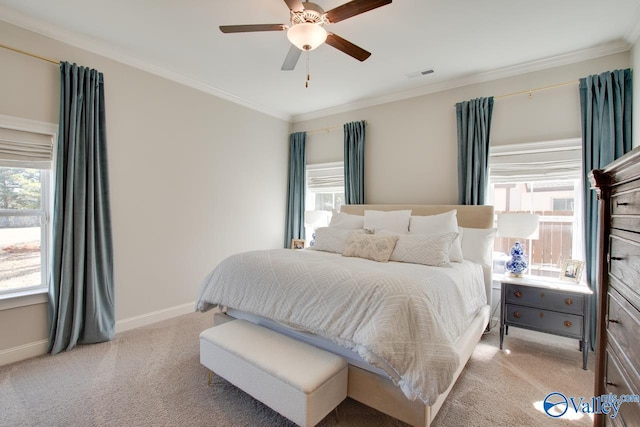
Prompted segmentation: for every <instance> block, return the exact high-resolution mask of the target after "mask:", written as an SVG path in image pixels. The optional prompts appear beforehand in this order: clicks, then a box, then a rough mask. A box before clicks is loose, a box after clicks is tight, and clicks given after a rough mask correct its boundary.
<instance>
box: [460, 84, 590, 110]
mask: <svg viewBox="0 0 640 427" xmlns="http://www.w3.org/2000/svg"><path fill="white" fill-rule="evenodd" d="M578 83H580V81H579V80H572V81H570V82H564V83H558V84H555V85H549V86H543V87H538V88H535V89H528V90H521V91H519V92H511V93H505V94H503V95H496V96H494V97H493V99H499V98H508V97H510V96H516V95H524V94H526V93H528V94H529V98H531V95H532V94H533V92H542V91H543V90H548V89H555V88H559V87H563V86H570V85H577V84H578ZM453 106H454V107H455V106H456V104H453Z"/></svg>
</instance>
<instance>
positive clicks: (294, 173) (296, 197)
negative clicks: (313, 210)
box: [284, 132, 307, 248]
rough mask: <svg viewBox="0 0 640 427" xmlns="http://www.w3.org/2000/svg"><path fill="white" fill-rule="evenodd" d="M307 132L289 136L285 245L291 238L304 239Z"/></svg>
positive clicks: (289, 242) (287, 246) (289, 243)
mask: <svg viewBox="0 0 640 427" xmlns="http://www.w3.org/2000/svg"><path fill="white" fill-rule="evenodd" d="M306 139H307V133H306V132H296V133H292V134H291V135H290V136H289V186H288V187H289V192H288V196H287V219H286V221H287V222H286V225H285V234H284V247H285V248H290V247H291V239H304V237H305V236H304V202H305V200H304V198H305V187H306V182H305V180H306V158H307V155H306Z"/></svg>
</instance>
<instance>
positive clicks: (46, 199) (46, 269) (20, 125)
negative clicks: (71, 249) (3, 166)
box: [0, 114, 58, 310]
mask: <svg viewBox="0 0 640 427" xmlns="http://www.w3.org/2000/svg"><path fill="white" fill-rule="evenodd" d="M0 127H3V128H5V129H14V130H19V131H24V132H31V133H40V134H43V135H47V136H49V137H51V142H52V150H53V153H52V161H51V169H49V170H48V171H47V170H46V169H41V170H43V171H44V172H43V173H42V175H41V177H42V178H41V179H42V181H41V186H42V187H41V188H44V189H45V190H46V191H43V192H42V196H43V197H42V207H43V209H44V211H45V212H44V216H43V217H44V222H45V224H43V226H42V233H43V236H42V237H44V238H46V239H47V240H46V245H41V266H42V277H43V278H44V279H45V280H44V283H41V284H40V285H39V286H33V287H29V288H22V289H17V290H15V291H5V292H2V293H0V310H6V309H10V308H16V307H22V306H27V305H33V304H41V303H44V302H46V301H47V293H48V288H49V286H48V284H47V283H46V281H47V278H48V277H49V273H50V269H51V265H50V262H49V260H50V259H51V243H52V230H51V213H52V212H53V191H54V187H53V183H54V182H55V165H56V152H57V150H56V147H57V144H58V125H57V124H54V123H48V122H42V121H38V120H31V119H25V118H22V117H14V116H7V115H4V114H0ZM44 233H46V234H44ZM42 237H41V242H42V241H43V240H44V239H43V238H42Z"/></svg>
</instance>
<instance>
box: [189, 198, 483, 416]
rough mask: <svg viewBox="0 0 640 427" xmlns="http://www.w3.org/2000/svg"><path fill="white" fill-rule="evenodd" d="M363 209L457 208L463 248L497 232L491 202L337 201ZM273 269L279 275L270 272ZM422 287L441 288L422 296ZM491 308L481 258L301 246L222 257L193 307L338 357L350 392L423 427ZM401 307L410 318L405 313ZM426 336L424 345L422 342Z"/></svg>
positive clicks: (350, 209) (351, 212)
mask: <svg viewBox="0 0 640 427" xmlns="http://www.w3.org/2000/svg"><path fill="white" fill-rule="evenodd" d="M365 211H376V212H390V214H391V213H400V212H402V211H404V212H407V211H410V215H411V218H412V220H413V218H415V217H428V218H435V216H436V215H440V216H442V215H445V214H447V213H451V212H452V211H455V215H456V220H457V225H459V226H460V227H462V228H460V233H461V235H462V243H463V248H464V246H465V245H464V243H465V240H464V239H465V234H466V235H467V236H474V237H473V240H469V241H466V246H469V245H473V246H474V247H475V246H478V245H480V246H483V247H486V249H487V250H488V249H489V248H490V244H489V242H491V241H492V238H493V237H492V236H493V234H492V228H493V207H492V206H462V205H345V206H343V207H342V208H341V213H344V214H346V216H349V217H350V218H351V217H353V216H363V215H364V213H365ZM369 213H371V212H369ZM418 219H420V218H418ZM416 224H418V222H417V221H416ZM334 231H335V230H334ZM377 234H380V235H381V236H383V235H384V232H382V231H381V232H379V233H378V231H376V235H377ZM476 236H480V237H481V238H480V239H479V240H477V239H478V237H476ZM468 238H469V239H471V237H468ZM363 239H364V237H363ZM480 240H481V241H480ZM395 241H398V240H397V238H396V240H395ZM485 252H486V251H485ZM345 254H346V252H345ZM472 258H473V257H472ZM248 264H251V265H255V267H251V268H248V267H246V266H247V265H248ZM278 266H282V270H283V272H279V273H277V274H280V275H281V276H282V277H280V278H272V276H275V274H276V273H274V271H275V272H277V271H278V268H280V267H278ZM327 266H331V267H327ZM324 276H339V278H338V279H335V280H336V283H337V284H336V285H334V284H332V283H328V282H327V283H328V284H326V285H325V284H324V282H321V281H320V277H324ZM461 278H462V279H461ZM322 280H324V279H322ZM327 280H329V279H327ZM330 280H334V279H333V277H331V278H330ZM316 281H318V283H323V285H322V287H319V286H317V284H316V283H315V282H316ZM241 282H242V283H244V282H247V283H248V284H247V285H244V284H243V285H242V286H241V285H240V283H241ZM307 282H309V283H310V282H314V283H313V285H308V284H307ZM423 282H424V286H423ZM285 283H287V284H288V285H287V286H289V287H288V288H284V287H283V286H284V284H285ZM342 283H345V284H346V283H349V284H351V283H353V284H354V286H353V287H354V288H355V289H358V292H361V290H362V292H363V293H364V294H366V297H363V299H362V300H361V299H360V297H359V296H358V297H357V298H358V299H353V298H356V297H353V296H352V293H353V291H351V290H349V289H350V288H347V286H346V285H342ZM474 283H479V285H477V284H474ZM427 284H428V287H429V288H430V289H435V290H436V291H437V292H435V293H434V294H433V295H432V294H424V292H426V291H425V290H424V289H425V288H426V287H427ZM396 285H397V286H396ZM245 286H246V288H245ZM332 286H333V287H332ZM349 286H351V285H349ZM465 286H470V287H469V288H467V287H465ZM390 288H399V289H400V293H399V294H395V293H391V292H395V290H393V291H392V290H390ZM318 289H322V292H319V291H317V290H318ZM429 292H432V291H429ZM440 292H442V293H440ZM451 295H457V296H451ZM462 295H464V297H461V296H462ZM425 296H426V297H425ZM307 299H308V301H311V302H310V303H308V304H307V303H305V301H307ZM363 304H368V305H363ZM490 305H491V263H490V262H486V260H485V261H484V262H483V261H482V260H481V259H474V260H472V261H470V260H468V259H465V260H461V262H459V263H458V262H456V263H454V262H451V263H450V265H448V266H447V268H444V267H427V266H424V265H417V264H413V263H407V262H388V263H381V262H373V261H370V260H366V259H362V258H360V257H358V256H355V257H343V256H342V255H341V254H330V253H325V252H323V251H318V250H309V249H305V250H302V251H300V250H274V251H254V252H249V253H245V254H238V255H235V256H232V257H230V258H228V259H227V260H225V261H223V262H222V263H221V264H220V265H219V266H218V267H216V269H214V270H213V271H212V273H211V274H210V275H209V276H207V278H206V279H205V281H204V282H203V285H202V287H201V290H200V295H199V298H198V303H197V309H198V310H200V311H207V310H209V309H211V308H213V307H216V306H219V307H220V309H221V313H217V314H216V315H215V316H214V323H216V324H217V323H220V322H224V321H228V320H229V319H233V318H242V319H246V320H249V321H251V322H254V323H257V324H260V325H262V326H265V327H268V328H270V329H273V330H275V331H277V332H279V333H282V334H284V335H288V336H290V337H293V338H296V339H299V340H302V341H306V342H308V343H311V344H313V345H315V346H317V347H320V348H323V349H326V350H329V351H332V352H334V353H336V354H340V355H341V356H343V357H344V358H345V359H346V360H347V362H348V363H349V384H348V396H349V397H351V398H353V399H354V400H357V401H359V402H361V403H364V404H365V405H368V406H371V407H373V408H375V409H377V410H379V411H381V412H383V413H386V414H388V415H391V416H392V417H394V418H397V419H399V420H401V421H404V422H406V423H408V424H411V425H414V426H429V424H430V423H431V421H432V420H433V419H434V417H435V416H436V414H437V413H438V410H439V409H440V407H441V406H442V403H443V402H444V400H445V399H446V397H447V395H448V394H449V392H450V391H451V388H452V387H453V384H454V383H455V381H456V379H457V378H458V376H459V375H460V372H461V371H462V369H463V368H464V366H465V364H466V362H467V361H468V359H469V357H470V356H471V353H472V352H473V349H474V347H475V345H476V344H477V342H478V341H479V339H480V337H481V336H482V334H483V332H484V331H485V329H486V328H487V326H488V323H489V317H490V313H489V312H490ZM432 310H435V311H436V312H435V314H434V313H432ZM404 312H407V313H411V316H412V317H410V318H409V317H407V318H406V319H405V318H404V317H403V316H404ZM385 316H386V317H385ZM345 319H346V320H345ZM390 319H392V320H390ZM351 320H352V323H344V322H349V321H351ZM396 322H399V323H397V324H396ZM403 322H404V323H403ZM407 322H409V323H407ZM416 337H417V338H416ZM425 337H428V339H429V340H430V341H429V343H430V344H429V345H423V341H424V338H425ZM416 343H419V344H416ZM420 343H422V344H420ZM400 348H402V349H403V350H402V351H399V350H398V349H400ZM425 367H429V368H428V369H427V368H425Z"/></svg>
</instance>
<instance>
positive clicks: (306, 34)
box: [287, 22, 327, 51]
mask: <svg viewBox="0 0 640 427" xmlns="http://www.w3.org/2000/svg"><path fill="white" fill-rule="evenodd" d="M287 38H288V39H289V41H290V42H291V43H293V44H294V45H295V46H296V47H297V48H298V49H300V50H304V51H310V50H314V49H315V48H317V47H318V46H320V45H321V44H322V43H324V42H325V40H327V30H325V29H324V28H322V26H320V25H319V24H314V23H309V22H307V23H302V24H296V25H293V26H292V27H291V28H289V30H288V31H287Z"/></svg>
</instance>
